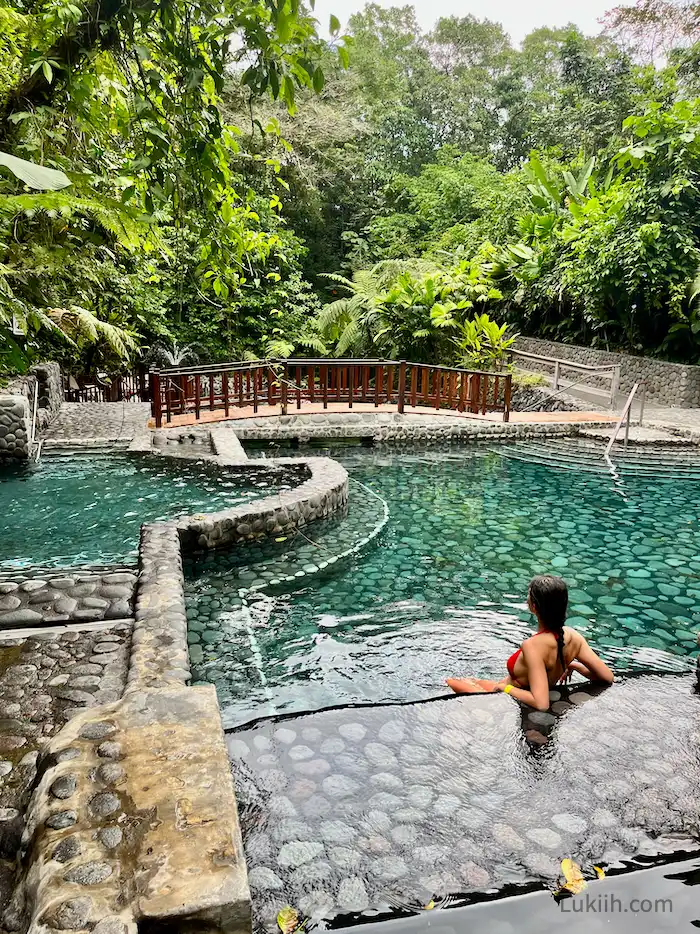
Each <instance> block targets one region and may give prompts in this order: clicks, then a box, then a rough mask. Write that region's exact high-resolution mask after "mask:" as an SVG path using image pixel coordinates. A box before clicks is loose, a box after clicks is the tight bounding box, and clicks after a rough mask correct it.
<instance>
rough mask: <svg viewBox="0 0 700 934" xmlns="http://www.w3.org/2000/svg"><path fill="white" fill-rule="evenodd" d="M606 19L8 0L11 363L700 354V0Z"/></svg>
mask: <svg viewBox="0 0 700 934" xmlns="http://www.w3.org/2000/svg"><path fill="white" fill-rule="evenodd" d="M604 27H605V28H604V30H603V31H602V32H601V34H600V35H598V36H596V37H587V36H584V35H583V34H582V33H581V32H580V31H579V30H577V29H576V28H575V27H574V26H569V27H566V28H563V29H550V28H542V29H537V30H535V31H534V32H532V33H531V34H530V35H528V36H527V37H526V38H525V39H524V41H523V42H522V43H521V45H520V46H519V47H516V46H514V45H513V43H512V42H511V40H510V38H509V36H508V34H507V31H506V29H505V28H504V27H502V26H501V25H499V24H497V23H493V22H490V21H488V20H483V21H482V20H478V19H476V18H475V17H473V16H464V17H449V18H444V19H441V20H439V21H438V22H437V23H436V24H435V26H434V28H433V29H432V30H431V31H430V32H428V33H424V32H422V31H421V30H420V28H419V26H418V24H417V21H416V17H415V13H414V11H413V10H412V8H411V7H400V8H398V7H397V8H390V9H384V8H382V7H379V6H378V5H376V4H373V3H370V4H368V5H367V6H366V7H365V9H364V10H363V11H362V12H361V13H358V14H356V15H354V16H353V17H352V18H351V20H350V23H349V26H348V36H340V35H339V32H340V24H339V23H338V21H337V20H336V19H335V18H334V17H332V18H331V22H330V35H331V39H330V40H329V41H325V40H322V39H321V38H319V30H318V24H317V23H316V21H315V20H314V19H313V17H312V15H311V13H310V12H309V11H308V10H307V9H306V8H305V7H304V6H303V5H301V4H300V3H299V2H298V0H242V2H236V3H232V2H231V0H193V2H185V0H158V2H156V0H140V2H139V4H138V5H137V6H134V5H132V4H125V3H123V2H122V0H100V2H99V3H93V2H91V0H37V2H35V3H32V4H28V3H27V2H26V0H0V36H2V38H1V39H0V372H2V371H3V370H5V371H7V370H17V369H22V368H24V367H26V366H27V364H28V363H29V362H30V361H31V360H32V359H33V358H36V357H37V356H47V355H51V356H53V357H57V358H58V359H60V360H61V361H62V362H63V363H65V364H66V366H69V367H72V368H74V369H76V370H77V369H80V370H84V371H90V370H93V371H94V370H99V369H110V370H112V371H114V370H116V369H118V368H119V367H121V366H128V365H130V364H131V362H132V361H133V359H134V358H135V357H136V356H140V357H141V359H143V360H146V361H155V360H157V359H158V360H162V361H167V360H184V359H186V358H185V357H183V352H185V351H186V352H187V353H189V354H190V355H196V357H197V358H198V359H199V360H201V361H207V360H220V359H226V358H229V359H231V358H233V359H243V358H246V357H251V356H258V355H266V356H286V355H289V354H294V353H308V352H309V351H313V352H314V353H316V354H322V353H329V354H336V355H341V356H342V355H346V354H371V355H374V356H376V355H386V356H392V357H404V358H412V359H415V360H426V361H427V360H430V361H436V360H440V361H442V362H451V361H452V362H461V363H465V364H468V365H470V366H479V367H482V366H483V367H485V366H489V367H496V366H502V365H504V359H505V357H504V354H505V351H506V350H507V347H508V342H509V341H510V340H512V337H513V335H514V334H515V333H516V332H523V333H528V334H539V335H541V336H547V337H553V338H556V339H561V340H567V341H577V342H584V343H590V344H595V345H601V346H607V347H610V348H616V349H625V350H633V351H635V352H640V353H647V354H658V355H662V356H666V357H669V358H671V359H679V360H691V361H694V362H698V360H700V101H699V100H698V99H697V96H698V94H700V43H698V42H697V36H698V34H700V33H699V32H698V7H697V3H692V2H689V0H638V2H637V4H636V6H633V7H624V6H623V7H617V8H615V9H613V10H611V12H610V13H609V14H608V16H607V17H606V19H605V21H604Z"/></svg>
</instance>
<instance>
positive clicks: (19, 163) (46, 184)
mask: <svg viewBox="0 0 700 934" xmlns="http://www.w3.org/2000/svg"><path fill="white" fill-rule="evenodd" d="M0 165H4V166H5V168H6V169H9V170H10V172H12V174H13V175H14V176H16V177H17V178H19V179H21V180H22V181H23V182H24V184H25V185H27V186H28V187H29V188H36V189H37V190H38V191H60V190H61V188H68V186H69V185H72V184H73V183H72V182H71V180H70V179H69V178H68V176H67V175H64V174H63V172H59V171H58V170H57V169H47V168H46V166H45V165H37V164H36V162H28V161H27V160H26V159H18V158H17V156H11V155H10V154H9V152H0Z"/></svg>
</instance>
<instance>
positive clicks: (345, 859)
mask: <svg viewBox="0 0 700 934" xmlns="http://www.w3.org/2000/svg"><path fill="white" fill-rule="evenodd" d="M699 714H700V696H698V695H697V694H695V693H694V679H693V677H692V676H689V675H665V676H640V677H636V678H632V679H629V680H627V681H625V682H620V683H616V684H615V685H613V687H611V688H610V689H608V690H605V691H601V692H600V693H599V694H598V696H593V692H592V690H591V687H590V685H585V684H584V685H582V686H578V687H573V688H571V689H562V690H561V691H555V692H552V706H551V708H550V710H549V711H547V712H538V711H532V710H529V709H525V708H521V707H519V705H517V704H515V703H514V702H513V701H512V700H510V699H509V698H507V697H505V696H503V695H487V696H479V697H469V698H459V697H449V698H441V699H438V700H433V701H428V702H422V703H413V704H405V705H400V704H389V705H383V706H371V707H369V706H362V707H345V708H340V709H335V710H326V711H320V712H317V713H313V714H307V715H301V716H297V717H287V718H278V719H276V720H275V719H272V720H265V721H260V722H259V723H258V724H257V725H254V726H252V727H251V728H249V729H243V730H240V731H236V732H231V733H229V734H228V736H227V741H228V748H229V754H230V756H231V759H232V767H233V772H234V779H235V783H236V790H237V796H238V803H239V810H240V817H241V824H242V828H243V836H244V844H245V850H246V859H247V862H248V869H249V880H250V886H251V890H252V893H253V910H254V915H255V919H256V924H257V926H258V928H264V929H267V930H269V931H272V930H273V929H274V926H275V917H276V914H277V912H278V911H279V910H280V908H282V907H283V906H284V905H287V904H291V905H294V906H295V907H297V908H299V909H300V910H301V911H302V912H304V913H305V914H307V915H308V916H310V917H311V918H312V919H314V920H321V919H324V920H329V919H331V918H336V923H337V921H338V916H343V915H345V914H356V913H360V912H367V911H374V912H376V911H380V912H381V911H387V912H390V911H392V910H393V909H397V908H401V907H404V906H407V905H416V904H418V905H420V904H424V903H426V902H428V901H429V900H430V899H431V898H437V899H439V898H444V897H446V896H455V895H459V896H465V895H467V896H469V895H470V894H471V895H478V894H479V893H495V892H498V891H499V890H503V889H504V887H506V886H508V885H512V884H518V883H521V884H533V883H534V884H539V885H541V886H543V887H553V885H554V883H555V881H556V879H557V876H558V874H559V867H560V861H561V860H562V859H563V858H564V857H567V856H571V857H573V858H575V859H576V860H577V861H578V862H579V863H581V864H582V865H584V866H588V867H591V866H592V865H593V864H594V863H595V864H597V865H603V866H604V867H605V868H610V867H617V868H620V867H621V866H623V865H624V861H628V860H634V859H635V858H642V859H644V858H650V857H657V856H658V857H660V856H662V855H669V854H672V853H677V852H683V851H686V852H687V851H694V850H696V849H697V848H698V846H700V834H699V830H698V814H699V813H700V772H699V770H698V757H699V756H700V719H699V718H698V715H699Z"/></svg>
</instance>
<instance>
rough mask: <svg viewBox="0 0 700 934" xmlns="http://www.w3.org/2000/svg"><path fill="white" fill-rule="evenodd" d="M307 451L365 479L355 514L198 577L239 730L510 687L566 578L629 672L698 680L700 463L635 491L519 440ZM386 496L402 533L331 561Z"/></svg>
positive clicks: (200, 631) (210, 659) (197, 613)
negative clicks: (685, 674) (468, 684)
mask: <svg viewBox="0 0 700 934" xmlns="http://www.w3.org/2000/svg"><path fill="white" fill-rule="evenodd" d="M278 453H283V452H277V451H276V450H275V456H277V454H278ZM289 453H291V452H289ZM294 453H295V454H297V453H298V452H297V451H295V452H294ZM305 453H309V454H313V453H316V454H319V453H326V454H329V455H330V456H333V457H335V458H336V459H338V460H340V461H341V462H342V463H343V465H344V466H345V467H346V468H347V470H348V471H349V474H350V477H351V484H350V497H349V512H348V518H347V519H346V520H336V521H335V522H334V523H328V524H326V523H321V524H316V525H313V526H310V527H309V529H308V533H307V534H305V535H304V536H302V535H300V534H298V535H296V536H291V537H290V538H289V539H288V540H285V541H280V542H273V543H270V544H269V545H263V546H259V547H258V548H257V550H256V551H255V552H254V553H251V552H245V553H243V552H238V553H236V554H235V555H234V554H230V555H225V554H222V555H218V556H214V557H213V558H212V560H211V561H210V562H208V563H204V564H201V565H196V566H192V567H190V568H189V571H188V580H187V594H188V617H189V626H190V636H189V638H190V646H191V651H194V654H193V657H192V661H193V663H194V673H195V676H196V677H197V678H198V679H199V680H203V681H209V682H212V683H214V684H215V685H216V687H217V691H218V693H219V698H220V702H221V706H222V710H223V715H224V721H225V723H226V724H227V725H234V724H237V723H241V722H245V721H246V720H249V719H251V718H254V717H256V716H261V715H269V714H273V713H280V712H289V711H301V710H311V709H317V708H322V707H327V706H331V705H335V704H342V703H355V702H364V703H372V702H376V701H386V700H418V699H422V698H426V697H431V696H435V695H438V694H441V693H444V690H445V688H444V679H445V677H447V676H449V675H455V674H463V673H473V674H476V675H480V676H485V677H496V676H498V677H501V676H502V674H503V672H504V664H505V659H506V658H507V656H508V655H509V654H510V653H511V652H512V651H513V649H514V648H515V647H516V646H517V645H518V644H519V643H520V642H521V641H522V639H523V638H524V637H525V636H526V635H527V634H528V633H529V632H531V631H532V630H533V628H534V624H533V621H532V619H531V618H530V615H529V613H528V611H527V609H526V606H525V594H526V590H527V584H528V581H529V579H530V578H531V577H532V576H533V575H534V574H539V573H545V572H552V573H556V574H561V575H562V576H564V577H565V579H566V580H567V582H568V584H569V587H570V611H569V623H570V624H571V625H572V626H575V627H576V628H578V629H580V630H581V631H582V632H584V633H585V635H586V637H587V638H588V639H589V640H590V641H591V642H592V644H593V645H594V646H595V647H596V648H597V649H599V650H600V652H601V654H602V655H603V656H604V657H605V658H606V660H608V661H609V662H610V663H611V664H612V665H613V666H614V667H615V668H617V669H618V670H646V671H659V672H664V671H679V670H687V669H688V668H689V666H690V664H691V663H692V661H693V660H694V659H692V656H693V655H694V654H695V653H696V651H697V646H696V632H697V628H698V624H699V623H700V545H698V539H697V533H698V525H699V521H700V520H699V516H700V471H698V472H696V474H694V475H690V476H686V477H684V478H683V480H682V482H679V481H674V480H673V479H672V478H671V477H668V476H666V477H656V476H655V475H654V474H653V473H645V474H643V475H636V474H632V475H630V476H627V477H625V479H624V480H623V481H620V480H619V478H616V477H615V476H613V475H612V474H611V473H610V472H609V471H607V470H601V471H599V472H577V471H574V470H562V469H558V468H557V467H551V466H548V465H547V464H544V463H540V462H535V459H534V458H533V460H532V462H529V461H528V460H527V458H522V459H519V460H514V459H512V458H510V457H508V456H507V453H508V446H506V445H504V446H503V448H502V449H499V448H497V447H494V448H493V449H491V448H489V447H485V446H476V445H472V446H470V447H461V448H445V449H442V450H437V449H435V448H430V449H428V448H426V449H424V450H422V451H420V450H418V451H416V450H415V448H414V449H413V450H412V451H411V452H406V451H397V450H391V449H385V450H382V449H377V448H375V449H372V448H363V447H360V446H356V447H351V446H347V445H346V446H336V447H335V448H334V447H328V448H325V449H323V448H318V447H316V448H311V449H309V450H308V451H306V452H305ZM359 483H361V484H362V486H360V485H359ZM371 494H375V495H376V496H378V497H380V499H381V500H382V501H384V502H385V503H386V504H387V507H388V512H389V518H388V522H387V523H386V525H385V526H384V527H383V528H382V530H381V531H380V533H379V534H378V535H377V536H376V537H374V538H372V539H371V541H369V542H368V543H367V544H366V545H365V547H363V548H360V549H359V551H357V552H351V553H350V554H349V555H347V556H346V557H345V558H344V560H342V561H338V562H335V563H333V564H331V565H328V566H326V567H321V566H320V565H322V564H323V563H324V561H327V560H328V559H329V558H330V557H332V556H333V555H335V554H337V553H338V551H339V542H338V535H340V534H341V530H342V529H345V534H351V535H352V534H354V535H355V536H356V537H357V538H358V539H360V538H361V537H362V529H363V528H364V527H366V526H367V525H368V523H367V521H366V517H365V514H364V513H363V512H362V508H363V507H362V503H365V504H367V503H368V500H369V499H370V497H371ZM378 502H379V501H378V500H377V501H375V502H374V505H373V507H372V508H373V509H374V511H375V513H378V506H377V504H378ZM366 508H370V507H369V506H367V507H366ZM370 511H371V509H370ZM353 517H355V518H353ZM375 518H376V516H375ZM348 523H349V526H348ZM353 523H354V526H353ZM348 529H349V530H350V531H349V532H348ZM340 550H342V549H340ZM234 564H235V565H236V566H237V569H236V571H235V574H233V576H232V574H231V573H229V571H230V569H231V568H233V566H234ZM289 567H294V569H295V570H294V574H292V575H287V574H285V568H289ZM305 567H306V568H307V571H305V572H304V571H303V568H305ZM297 569H298V570H300V571H302V573H300V574H299V576H298V577H296V576H295V575H296V573H297ZM285 577H289V578H290V579H288V580H285V579H284V578H285ZM251 585H254V589H253V592H252V593H251V592H250V587H251Z"/></svg>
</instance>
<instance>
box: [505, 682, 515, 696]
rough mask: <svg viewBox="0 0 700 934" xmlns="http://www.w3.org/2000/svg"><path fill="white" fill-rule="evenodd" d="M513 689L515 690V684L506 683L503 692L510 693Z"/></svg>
mask: <svg viewBox="0 0 700 934" xmlns="http://www.w3.org/2000/svg"><path fill="white" fill-rule="evenodd" d="M512 690H513V685H512V684H506V686H505V687H504V688H503V693H504V694H510V692H511V691H512Z"/></svg>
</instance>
